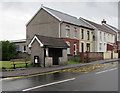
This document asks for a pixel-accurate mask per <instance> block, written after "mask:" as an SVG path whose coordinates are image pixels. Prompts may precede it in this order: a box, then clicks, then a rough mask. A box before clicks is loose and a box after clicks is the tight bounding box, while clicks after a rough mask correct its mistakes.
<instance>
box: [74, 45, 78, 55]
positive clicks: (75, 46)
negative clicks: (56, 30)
mask: <svg viewBox="0 0 120 93" xmlns="http://www.w3.org/2000/svg"><path fill="white" fill-rule="evenodd" d="M74 55H77V43H74Z"/></svg>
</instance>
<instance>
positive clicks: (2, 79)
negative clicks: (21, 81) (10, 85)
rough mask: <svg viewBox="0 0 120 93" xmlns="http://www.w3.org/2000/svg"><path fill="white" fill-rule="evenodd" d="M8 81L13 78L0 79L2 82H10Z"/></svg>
mask: <svg viewBox="0 0 120 93" xmlns="http://www.w3.org/2000/svg"><path fill="white" fill-rule="evenodd" d="M10 79H13V78H4V79H0V81H3V80H10Z"/></svg>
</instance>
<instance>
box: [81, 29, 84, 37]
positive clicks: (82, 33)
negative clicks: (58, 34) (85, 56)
mask: <svg viewBox="0 0 120 93" xmlns="http://www.w3.org/2000/svg"><path fill="white" fill-rule="evenodd" d="M81 39H84V29H81Z"/></svg>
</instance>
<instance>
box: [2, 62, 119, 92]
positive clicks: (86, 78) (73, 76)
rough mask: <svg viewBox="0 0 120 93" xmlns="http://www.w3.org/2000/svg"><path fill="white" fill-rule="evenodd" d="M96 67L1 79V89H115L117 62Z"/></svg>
mask: <svg viewBox="0 0 120 93" xmlns="http://www.w3.org/2000/svg"><path fill="white" fill-rule="evenodd" d="M96 67H98V68H95V67H91V66H90V67H87V68H85V69H84V68H82V69H81V68H75V69H72V70H71V69H69V70H65V71H60V72H57V73H53V74H46V75H40V76H34V77H25V78H18V79H8V80H2V91H117V90H118V69H117V67H118V64H117V62H114V63H107V64H104V65H101V67H100V66H96ZM89 68H91V69H92V68H94V70H90V69H89Z"/></svg>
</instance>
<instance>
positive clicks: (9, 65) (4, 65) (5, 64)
mask: <svg viewBox="0 0 120 93" xmlns="http://www.w3.org/2000/svg"><path fill="white" fill-rule="evenodd" d="M27 62H28V63H29V64H28V65H27V66H28V67H32V64H31V61H27ZM17 63H24V62H17ZM0 65H1V67H0V68H2V69H13V64H12V62H10V61H0ZM15 67H16V68H22V67H25V64H17V65H16V66H15Z"/></svg>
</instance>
